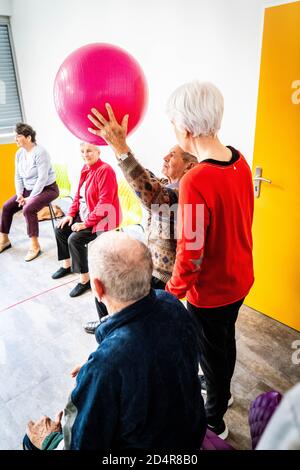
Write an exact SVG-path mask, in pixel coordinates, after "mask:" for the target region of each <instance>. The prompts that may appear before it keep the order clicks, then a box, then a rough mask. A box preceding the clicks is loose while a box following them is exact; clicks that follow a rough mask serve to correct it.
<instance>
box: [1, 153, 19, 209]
mask: <svg viewBox="0 0 300 470" xmlns="http://www.w3.org/2000/svg"><path fill="white" fill-rule="evenodd" d="M17 150H18V148H17V146H16V144H0V209H1V207H2V206H3V203H4V202H5V201H6V200H7V199H9V198H10V197H12V196H13V195H14V194H15V192H16V190H15V183H14V175H15V154H16V151H17Z"/></svg>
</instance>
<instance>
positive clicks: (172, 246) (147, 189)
mask: <svg viewBox="0 0 300 470" xmlns="http://www.w3.org/2000/svg"><path fill="white" fill-rule="evenodd" d="M119 166H120V168H121V170H122V172H123V174H124V176H125V178H126V180H127V181H128V183H129V184H130V186H131V187H132V189H133V190H134V192H135V194H136V195H137V197H138V198H139V199H140V200H141V203H142V205H143V207H144V208H145V209H146V211H147V213H148V219H147V226H146V236H147V245H148V247H149V249H150V252H151V255H152V260H153V267H154V269H153V276H155V277H156V278H158V279H160V280H161V281H163V282H165V283H167V282H168V280H169V279H170V278H171V275H172V270H173V266H174V262H175V256H176V244H177V243H176V217H177V204H178V186H179V185H178V183H177V184H176V185H174V184H173V185H172V184H168V181H167V180H162V179H160V178H157V177H156V176H155V175H154V174H153V173H151V172H150V171H149V170H146V169H145V168H144V167H143V166H142V165H141V164H140V163H139V162H138V161H137V159H136V158H135V157H134V156H133V155H132V154H130V155H129V156H128V157H127V158H126V159H125V160H123V161H121V160H119Z"/></svg>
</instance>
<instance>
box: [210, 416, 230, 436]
mask: <svg viewBox="0 0 300 470" xmlns="http://www.w3.org/2000/svg"><path fill="white" fill-rule="evenodd" d="M207 427H208V429H209V430H210V431H212V432H214V433H215V434H216V435H217V436H219V437H220V438H221V439H223V440H225V439H227V437H228V434H229V431H228V427H227V426H226V424H225V421H224V420H222V421H221V422H220V424H218V425H217V426H210V425H209V424H208V425H207Z"/></svg>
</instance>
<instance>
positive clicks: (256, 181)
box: [253, 166, 272, 197]
mask: <svg viewBox="0 0 300 470" xmlns="http://www.w3.org/2000/svg"><path fill="white" fill-rule="evenodd" d="M253 181H254V196H255V197H259V196H260V189H261V188H260V187H261V183H262V181H263V182H264V183H269V184H271V183H272V181H271V180H269V179H267V178H263V177H262V168H261V167H260V166H257V167H256V168H255V176H254V177H253Z"/></svg>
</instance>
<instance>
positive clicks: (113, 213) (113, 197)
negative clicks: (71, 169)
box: [68, 160, 122, 233]
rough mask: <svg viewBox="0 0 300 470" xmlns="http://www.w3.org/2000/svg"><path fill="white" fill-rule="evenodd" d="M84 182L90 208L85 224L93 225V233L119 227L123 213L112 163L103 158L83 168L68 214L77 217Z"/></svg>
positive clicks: (86, 198)
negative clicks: (109, 163) (103, 160)
mask: <svg viewBox="0 0 300 470" xmlns="http://www.w3.org/2000/svg"><path fill="white" fill-rule="evenodd" d="M84 182H86V187H85V200H86V204H87V207H88V209H89V216H88V218H87V219H86V220H84V223H85V226H86V227H87V228H88V227H93V233H95V232H98V231H106V230H114V229H115V228H117V227H118V226H119V225H120V223H121V220H122V213H121V208H120V203H119V197H118V184H117V179H116V174H115V172H114V170H113V169H112V167H111V166H110V165H108V164H107V163H105V162H102V161H101V160H98V161H97V162H96V163H95V164H94V165H92V166H88V165H84V167H83V168H82V170H81V174H80V180H79V185H78V189H77V192H76V195H75V198H74V201H73V204H72V205H71V207H70V209H69V212H68V215H70V216H71V217H75V216H76V215H77V214H78V213H79V206H80V188H81V186H82V185H83V183H84Z"/></svg>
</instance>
